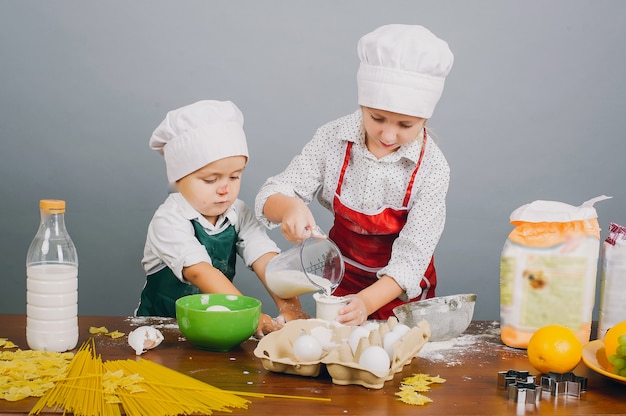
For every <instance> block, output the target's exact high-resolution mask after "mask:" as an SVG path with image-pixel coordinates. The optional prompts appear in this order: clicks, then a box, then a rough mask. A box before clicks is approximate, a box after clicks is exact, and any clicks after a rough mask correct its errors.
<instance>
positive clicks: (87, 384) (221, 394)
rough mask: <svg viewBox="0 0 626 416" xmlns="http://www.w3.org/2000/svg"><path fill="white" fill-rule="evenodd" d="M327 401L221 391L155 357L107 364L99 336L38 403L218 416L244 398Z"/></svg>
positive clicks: (244, 403) (107, 412) (91, 411)
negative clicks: (97, 350) (99, 351)
mask: <svg viewBox="0 0 626 416" xmlns="http://www.w3.org/2000/svg"><path fill="white" fill-rule="evenodd" d="M246 395H247V396H251V397H264V396H272V397H283V398H294V399H308V400H324V401H328V400H330V399H323V398H319V397H302V396H283V395H263V394H257V393H246V392H232V391H227V390H221V389H219V388H217V387H214V386H212V385H210V384H207V383H204V382H202V381H200V380H197V379H195V378H193V377H189V376H186V375H184V374H182V373H179V372H177V371H174V370H171V369H169V368H167V367H165V366H162V365H160V364H157V363H154V362H152V361H148V360H144V359H140V360H138V361H134V360H115V361H107V362H102V359H101V358H100V356H96V353H95V345H94V341H93V339H91V340H90V342H87V343H85V344H83V345H82V346H81V347H80V348H79V350H78V351H77V353H76V354H75V356H74V359H73V360H72V361H71V363H70V365H69V368H68V372H67V376H66V377H65V378H62V379H60V380H59V381H57V383H56V384H55V386H54V387H53V388H52V389H50V390H48V391H47V392H46V394H45V395H44V396H43V397H41V399H40V400H39V401H38V402H37V404H36V405H35V406H34V407H33V409H32V410H31V412H30V414H31V415H38V414H40V413H41V412H42V411H43V410H44V409H46V408H52V409H62V410H63V411H64V412H68V413H69V412H71V413H73V414H74V415H75V416H82V415H103V416H118V415H120V414H121V413H122V411H123V412H124V414H126V415H129V416H135V415H137V416H143V415H154V416H158V415H173V414H192V413H193V414H208V415H210V414H212V413H213V412H214V411H222V412H230V411H231V409H233V408H240V409H247V407H248V404H249V403H250V401H249V400H246V399H244V398H242V397H240V396H246Z"/></svg>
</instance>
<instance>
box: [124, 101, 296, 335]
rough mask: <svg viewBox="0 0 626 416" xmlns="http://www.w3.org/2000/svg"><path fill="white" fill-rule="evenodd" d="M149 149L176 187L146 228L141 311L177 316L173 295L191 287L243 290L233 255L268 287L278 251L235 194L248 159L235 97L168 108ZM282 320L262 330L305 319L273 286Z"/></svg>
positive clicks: (263, 324)
mask: <svg viewBox="0 0 626 416" xmlns="http://www.w3.org/2000/svg"><path fill="white" fill-rule="evenodd" d="M150 147H151V148H152V149H154V150H156V151H158V152H159V153H160V154H161V155H163V156H164V158H165V164H166V168H167V178H168V180H169V182H170V184H171V185H172V186H173V188H174V189H175V190H176V191H177V192H176V193H172V194H170V195H169V196H168V198H167V199H166V200H165V202H164V203H163V204H162V205H161V206H160V207H159V208H158V209H157V211H156V213H155V214H154V217H153V218H152V221H151V222H150V225H149V227H148V236H147V238H146V245H145V248H144V257H143V260H142V265H143V268H144V270H145V271H146V274H147V280H146V283H145V286H144V288H143V291H142V293H141V301H140V304H139V307H138V308H137V311H136V314H137V315H153V316H170V317H174V316H176V309H175V302H176V299H178V298H180V297H182V296H185V295H189V294H193V293H229V294H241V292H240V291H239V290H238V289H237V288H236V287H235V285H234V284H233V283H232V280H233V278H234V277H235V263H236V255H237V254H239V255H240V256H241V258H242V259H243V260H244V262H245V264H246V265H247V266H248V267H250V268H252V270H254V271H255V273H256V274H257V275H258V277H259V278H260V279H261V282H263V284H264V285H265V268H266V266H267V263H268V261H269V260H270V259H271V258H272V257H274V256H276V255H277V254H278V253H279V252H280V249H279V248H278V247H277V246H276V244H275V243H274V242H273V241H272V240H271V239H270V238H269V237H268V236H267V233H266V231H265V228H264V227H263V226H262V225H261V224H260V223H259V222H258V221H257V220H256V219H255V217H254V213H253V212H252V210H251V209H250V208H249V207H248V206H247V205H246V204H245V203H244V202H243V201H241V200H240V199H238V195H239V189H240V186H241V176H242V174H243V171H244V168H245V166H246V164H247V162H248V147H247V144H246V136H245V133H244V131H243V115H242V114H241V112H240V111H239V109H238V108H237V107H236V106H235V105H234V104H233V103H232V102H230V101H209V100H205V101H199V102H196V103H194V104H190V105H187V106H184V107H182V108H179V109H176V110H173V111H170V112H168V113H167V116H166V117H165V120H163V122H162V123H161V124H160V125H159V126H158V127H157V128H156V130H154V132H153V134H152V137H151V138H150ZM268 292H269V293H270V295H271V296H272V298H273V299H274V301H275V302H276V305H277V307H278V309H279V311H280V317H279V318H280V319H279V318H277V319H271V318H270V317H269V316H268V315H266V314H261V319H260V322H259V326H258V328H257V333H256V335H257V336H259V337H260V336H263V335H265V334H267V333H269V332H272V331H274V330H277V329H280V328H281V327H282V325H283V324H284V322H285V321H288V320H291V319H295V318H300V317H304V318H306V317H308V316H306V314H305V313H304V312H303V311H302V308H301V305H300V301H299V299H298V298H297V297H296V298H292V299H287V300H285V299H280V298H279V297H277V296H275V295H274V294H273V293H272V292H271V291H269V290H268Z"/></svg>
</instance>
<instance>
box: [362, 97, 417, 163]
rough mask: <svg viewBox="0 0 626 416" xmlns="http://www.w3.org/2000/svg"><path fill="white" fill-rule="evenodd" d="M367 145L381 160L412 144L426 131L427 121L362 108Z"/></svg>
mask: <svg viewBox="0 0 626 416" xmlns="http://www.w3.org/2000/svg"><path fill="white" fill-rule="evenodd" d="M361 109H362V111H363V127H364V128H365V144H366V145H367V148H368V149H369V151H370V152H371V153H372V154H373V155H374V156H376V157H378V158H381V157H384V156H387V155H388V154H390V153H393V152H395V151H396V150H398V148H399V147H400V146H402V145H405V144H408V143H411V142H412V141H413V140H415V138H416V137H417V136H418V135H419V134H420V132H421V131H422V130H423V129H424V125H425V124H426V119H425V118H421V117H414V116H407V115H404V114H398V113H392V112H390V111H385V110H378V109H376V108H370V107H361Z"/></svg>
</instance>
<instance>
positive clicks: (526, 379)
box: [498, 370, 537, 390]
mask: <svg viewBox="0 0 626 416" xmlns="http://www.w3.org/2000/svg"><path fill="white" fill-rule="evenodd" d="M536 380H537V379H536V377H535V376H532V375H530V373H529V372H528V371H516V370H508V371H500V372H498V388H500V389H504V390H506V389H507V388H508V386H509V385H511V384H515V383H517V382H522V383H533V384H535V383H536Z"/></svg>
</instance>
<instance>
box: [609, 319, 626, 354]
mask: <svg viewBox="0 0 626 416" xmlns="http://www.w3.org/2000/svg"><path fill="white" fill-rule="evenodd" d="M624 334H626V321H624V322H620V323H619V324H616V325H613V326H612V327H611V328H609V330H608V331H606V334H604V353H605V354H606V358H607V359H608V358H609V357H610V356H611V355H613V354H615V350H617V347H618V346H619V343H618V342H617V338H619V336H620V335H624Z"/></svg>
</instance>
